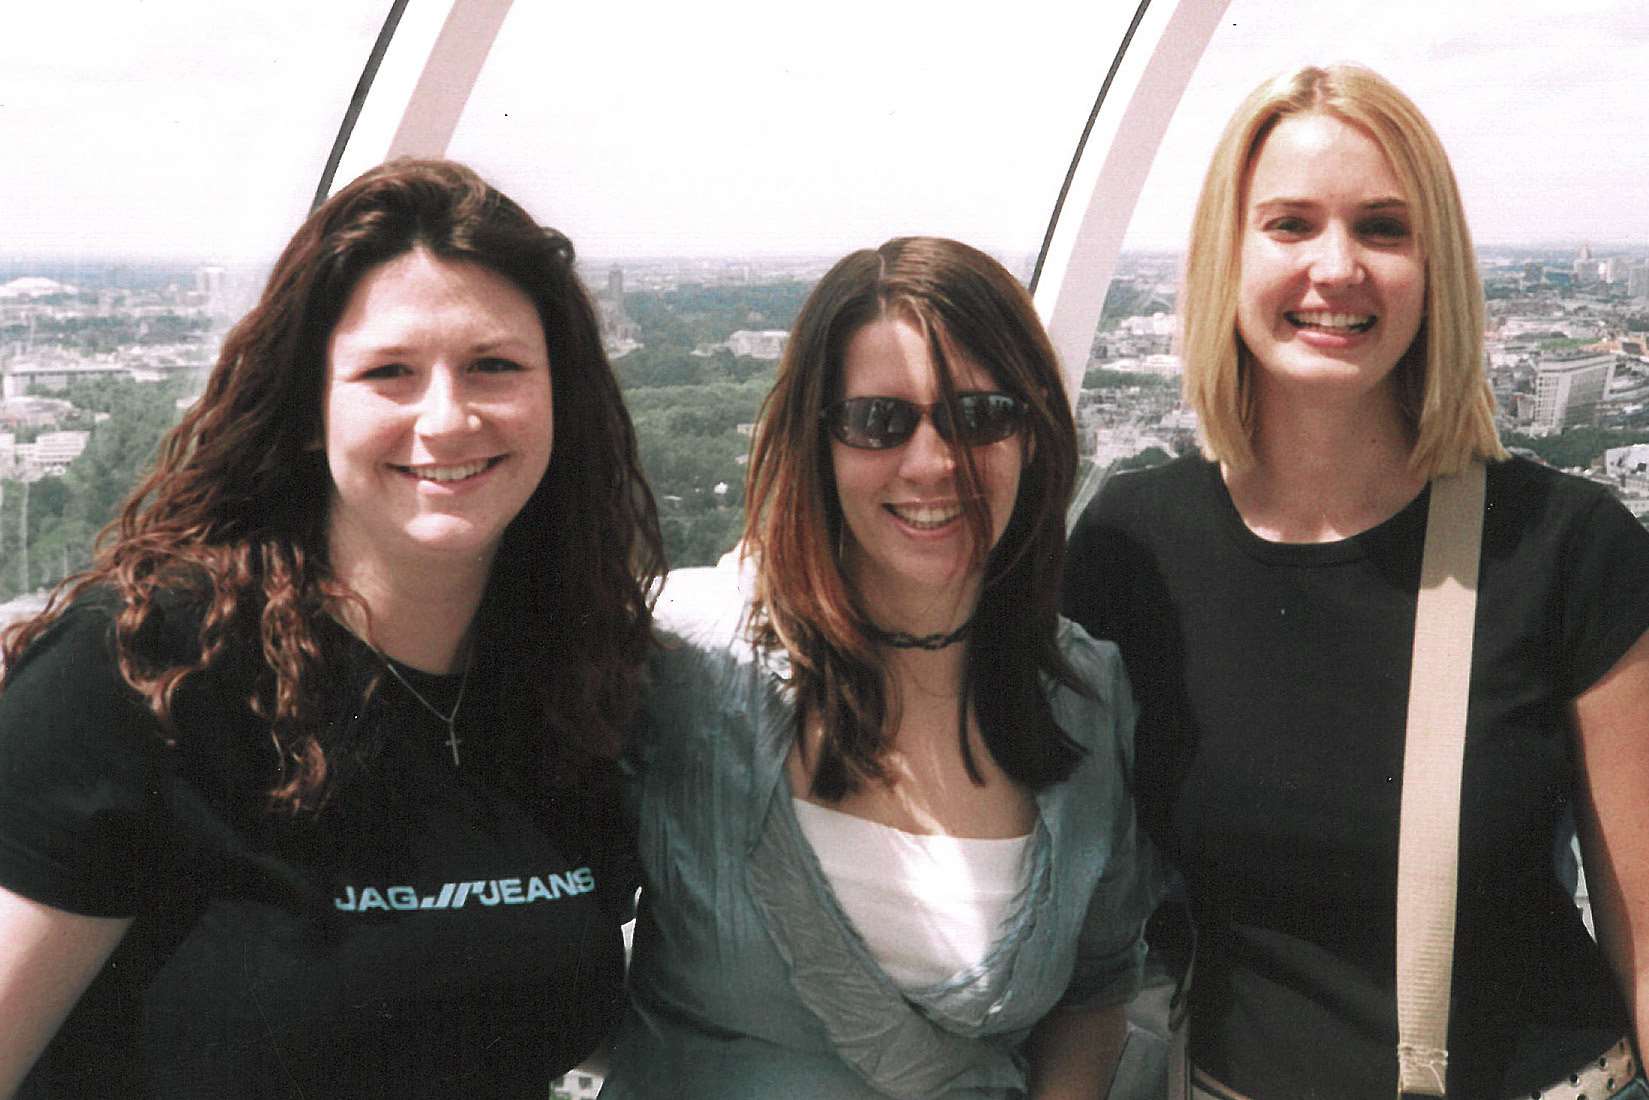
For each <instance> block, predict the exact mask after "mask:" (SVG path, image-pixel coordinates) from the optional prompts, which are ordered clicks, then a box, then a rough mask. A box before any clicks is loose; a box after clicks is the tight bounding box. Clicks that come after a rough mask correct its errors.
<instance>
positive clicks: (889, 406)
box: [830, 397, 922, 450]
mask: <svg viewBox="0 0 1649 1100" xmlns="http://www.w3.org/2000/svg"><path fill="white" fill-rule="evenodd" d="M921 415H922V412H921V410H920V409H918V408H917V407H916V406H915V405H912V404H911V403H910V402H909V401H904V400H901V399H900V398H897V397H850V398H848V399H847V400H846V401H843V402H841V403H839V404H838V405H836V406H835V407H834V408H833V409H832V410H831V417H830V430H831V434H833V435H834V436H835V437H836V438H837V439H839V440H841V441H842V442H843V443H846V444H847V445H848V446H849V447H863V448H866V449H868V450H883V449H885V448H888V447H897V446H898V445H899V444H901V443H903V442H904V441H905V440H907V439H909V438H910V436H911V433H912V432H914V431H915V430H916V422H917V420H918V419H919V418H920V417H921Z"/></svg>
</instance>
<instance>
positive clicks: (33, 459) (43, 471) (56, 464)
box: [13, 431, 92, 477]
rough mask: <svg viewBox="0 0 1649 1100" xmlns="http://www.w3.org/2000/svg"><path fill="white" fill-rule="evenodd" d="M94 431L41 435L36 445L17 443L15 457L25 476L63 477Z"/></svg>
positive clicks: (35, 441)
mask: <svg viewBox="0 0 1649 1100" xmlns="http://www.w3.org/2000/svg"><path fill="white" fill-rule="evenodd" d="M91 434H92V433H91V432H84V431H75V432H41V433H40V434H39V435H38V436H36V437H35V440H34V442H33V443H15V444H14V445H13V449H14V454H15V456H16V459H17V462H18V465H20V466H22V468H23V476H24V477H28V476H29V475H31V474H33V475H36V476H39V475H45V476H47V477H61V476H63V474H65V473H67V472H68V469H69V464H70V463H71V462H73V461H74V460H75V459H77V458H79V457H80V455H81V452H83V451H85V449H86V441H87V440H88V439H90V438H91Z"/></svg>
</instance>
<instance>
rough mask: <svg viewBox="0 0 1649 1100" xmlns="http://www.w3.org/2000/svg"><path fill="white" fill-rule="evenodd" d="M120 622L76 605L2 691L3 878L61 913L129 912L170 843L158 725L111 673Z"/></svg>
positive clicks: (35, 645) (24, 660) (0, 801)
mask: <svg viewBox="0 0 1649 1100" xmlns="http://www.w3.org/2000/svg"><path fill="white" fill-rule="evenodd" d="M112 634H113V625H112V621H111V619H110V616H109V615H108V613H107V612H106V611H105V610H103V609H101V608H98V607H93V606H86V605H79V606H76V607H73V608H70V609H69V610H68V611H67V612H65V614H64V615H63V617H62V618H61V619H59V620H58V621H57V622H56V623H54V624H53V625H52V626H51V627H50V628H49V629H48V630H47V631H46V632H45V633H43V634H42V635H40V637H38V638H37V639H36V640H35V641H34V643H33V644H32V645H31V646H30V647H29V649H28V651H27V652H26V653H24V655H23V656H22V658H21V659H19V661H18V662H17V667H16V668H15V669H13V670H12V671H11V673H10V675H9V676H8V678H7V682H6V688H5V691H4V692H3V693H0V885H3V886H5V887H6V888H7V889H9V890H11V891H13V892H14V893H17V894H21V895H23V896H24V897H28V898H32V899H33V900H35V901H39V902H42V903H44V904H46V905H50V906H53V907H55V908H59V909H64V910H68V911H70V912H75V913H84V914H87V915H91V916H103V917H123V916H131V915H133V914H134V913H135V912H136V911H137V908H138V899H139V897H140V896H141V894H142V893H143V890H144V889H145V884H147V883H149V882H150V879H151V877H152V875H153V873H154V869H155V867H156V866H157V864H158V862H159V860H158V857H159V855H160V853H161V852H163V851H164V850H165V847H166V839H165V837H164V836H163V835H162V833H163V830H162V829H161V828H160V827H158V826H157V825H156V822H157V821H159V820H160V818H161V816H162V815H161V814H160V813H159V812H158V787H159V781H158V774H157V771H158V768H159V766H160V759H161V756H162V753H163V751H164V745H163V741H162V739H161V735H160V731H159V727H158V723H157V722H156V721H155V719H154V718H153V716H152V715H151V714H150V713H149V712H148V710H147V709H146V708H145V707H144V706H143V705H142V703H141V702H140V701H139V700H138V698H137V696H136V695H135V693H133V692H132V691H131V690H130V689H129V688H127V687H126V685H125V684H124V682H123V681H122V680H121V679H120V676H119V673H118V671H117V669H116V665H115V660H114V654H113V642H112Z"/></svg>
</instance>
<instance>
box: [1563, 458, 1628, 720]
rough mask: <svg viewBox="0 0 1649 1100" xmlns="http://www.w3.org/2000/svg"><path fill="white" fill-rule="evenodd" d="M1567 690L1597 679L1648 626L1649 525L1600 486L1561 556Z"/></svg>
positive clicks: (1580, 689)
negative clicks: (1639, 519)
mask: <svg viewBox="0 0 1649 1100" xmlns="http://www.w3.org/2000/svg"><path fill="white" fill-rule="evenodd" d="M1560 567H1561V568H1562V569H1563V570H1564V577H1563V587H1562V598H1563V609H1562V616H1561V619H1560V624H1559V629H1560V631H1561V632H1562V638H1561V642H1562V645H1561V652H1562V653H1563V655H1564V662H1565V666H1564V668H1563V670H1562V675H1563V677H1564V681H1563V688H1564V690H1565V691H1566V692H1567V693H1568V695H1569V696H1570V697H1571V698H1573V697H1575V696H1578V695H1580V694H1581V693H1582V692H1584V691H1585V690H1586V689H1587V688H1589V687H1591V686H1592V685H1593V684H1595V683H1596V682H1597V681H1598V680H1599V679H1600V678H1601V677H1602V676H1603V674H1604V673H1606V672H1608V671H1609V669H1611V668H1612V667H1614V664H1615V662H1616V661H1618V660H1620V658H1621V656H1622V655H1624V654H1625V652H1626V651H1627V650H1628V649H1630V648H1631V647H1632V643H1633V642H1635V641H1637V640H1638V638H1639V636H1641V635H1642V634H1643V633H1644V631H1645V630H1646V629H1649V530H1645V529H1644V527H1643V525H1642V524H1640V523H1639V522H1638V521H1637V520H1636V519H1635V518H1634V517H1633V516H1632V514H1631V513H1630V512H1628V511H1627V510H1626V509H1625V507H1624V506H1622V505H1621V504H1620V502H1619V501H1617V500H1615V499H1614V498H1613V497H1612V496H1610V495H1608V494H1607V493H1604V492H1602V491H1601V490H1597V491H1595V498H1594V499H1593V500H1592V502H1591V503H1590V505H1589V506H1588V507H1587V508H1586V509H1585V511H1583V512H1582V513H1581V515H1580V519H1579V522H1577V523H1576V524H1575V526H1574V527H1573V529H1572V530H1571V532H1570V534H1569V537H1568V539H1567V544H1566V545H1565V547H1564V550H1563V554H1562V557H1561V566H1560Z"/></svg>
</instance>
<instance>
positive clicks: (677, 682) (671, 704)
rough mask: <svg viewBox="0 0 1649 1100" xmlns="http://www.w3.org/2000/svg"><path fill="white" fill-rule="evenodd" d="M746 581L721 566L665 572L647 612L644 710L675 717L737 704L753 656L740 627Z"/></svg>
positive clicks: (743, 620)
mask: <svg viewBox="0 0 1649 1100" xmlns="http://www.w3.org/2000/svg"><path fill="white" fill-rule="evenodd" d="M749 606H750V600H749V581H748V579H747V578H746V577H745V575H743V574H742V573H741V572H740V571H739V570H738V569H734V568H728V567H724V566H716V567H710V568H690V569H675V570H672V571H671V572H670V575H669V577H668V578H666V580H665V583H664V589H663V591H662V592H660V594H659V599H658V603H657V604H656V605H655V608H654V612H653V627H654V635H655V642H656V644H655V646H654V648H653V653H652V656H651V657H650V658H649V660H648V663H647V682H646V699H645V702H644V707H645V708H646V709H649V710H652V711H655V712H657V711H660V710H664V711H669V712H671V714H670V717H672V718H675V717H679V716H681V715H685V714H688V713H693V712H697V711H702V710H704V709H705V708H712V709H716V710H720V709H725V708H727V707H729V706H738V705H740V701H739V696H740V689H739V685H740V684H743V683H745V682H746V681H747V680H748V679H749V677H748V675H747V674H748V672H749V671H750V666H751V665H752V664H753V663H754V662H756V661H757V659H758V655H757V654H756V652H755V650H754V647H753V646H752V645H751V643H750V641H749V638H748V636H747V633H746V629H745V625H746V619H747V617H748V612H749Z"/></svg>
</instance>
